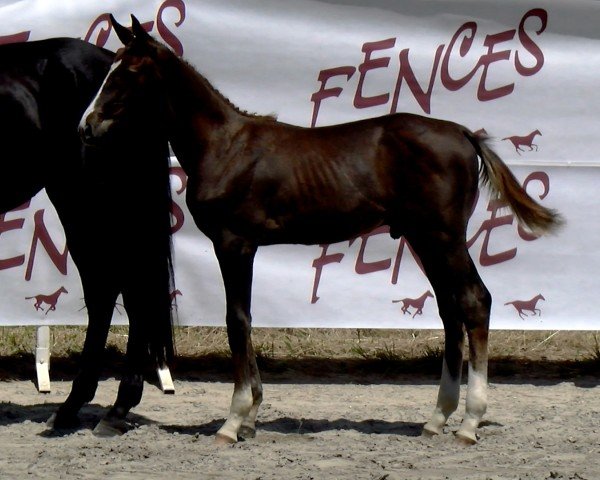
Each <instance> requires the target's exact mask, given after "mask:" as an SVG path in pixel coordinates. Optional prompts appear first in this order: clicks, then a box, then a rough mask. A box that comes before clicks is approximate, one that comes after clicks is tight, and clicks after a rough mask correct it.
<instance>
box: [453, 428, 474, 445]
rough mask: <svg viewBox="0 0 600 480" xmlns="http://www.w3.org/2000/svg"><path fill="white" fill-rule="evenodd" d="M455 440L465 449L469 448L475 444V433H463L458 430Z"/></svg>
mask: <svg viewBox="0 0 600 480" xmlns="http://www.w3.org/2000/svg"><path fill="white" fill-rule="evenodd" d="M455 438H456V441H457V442H458V443H459V444H461V445H465V446H467V447H470V446H471V445H475V444H476V443H477V436H476V435H475V432H465V431H461V430H459V431H458V432H456V436H455Z"/></svg>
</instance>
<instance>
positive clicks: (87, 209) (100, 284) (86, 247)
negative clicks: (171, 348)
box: [46, 159, 119, 428]
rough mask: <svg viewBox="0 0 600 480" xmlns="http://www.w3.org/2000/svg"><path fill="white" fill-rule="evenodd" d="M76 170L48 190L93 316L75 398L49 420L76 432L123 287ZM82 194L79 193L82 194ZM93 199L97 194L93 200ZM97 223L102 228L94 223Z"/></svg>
mask: <svg viewBox="0 0 600 480" xmlns="http://www.w3.org/2000/svg"><path fill="white" fill-rule="evenodd" d="M72 164H73V169H72V170H67V171H65V172H62V173H64V175H63V176H62V177H61V178H59V179H58V180H55V181H54V182H51V183H49V184H48V185H47V186H46V191H47V193H48V197H49V198H50V200H51V201H52V203H53V204H54V206H55V208H56V211H57V213H58V215H59V218H60V220H61V223H62V225H63V227H64V230H65V235H66V238H67V245H68V246H69V251H70V253H71V256H72V258H73V261H74V262H75V265H76V266H77V269H78V271H79V276H80V278H81V285H82V287H83V295H84V300H85V305H86V307H87V313H88V327H87V331H86V336H85V341H84V345H83V350H82V353H81V361H80V365H79V373H78V374H77V377H76V378H75V380H74V381H73V385H72V387H71V393H70V394H69V396H68V397H67V399H66V401H65V402H64V403H63V404H62V405H61V406H60V407H59V409H58V411H57V412H56V414H55V415H53V417H52V418H51V419H50V420H49V422H48V423H49V424H50V425H51V426H53V427H54V428H65V427H71V426H73V425H74V424H76V423H77V412H78V411H79V409H80V408H81V407H82V406H83V405H84V404H85V403H87V402H89V401H91V400H92V399H93V398H94V395H95V393H96V389H97V387H98V379H99V376H100V366H101V362H102V358H103V354H104V347H105V345H106V340H107V337H108V331H109V328H110V322H111V319H112V314H113V309H114V306H115V302H116V299H117V296H118V294H119V287H118V285H117V284H116V281H115V278H114V277H115V272H114V270H113V267H112V265H113V262H114V259H113V258H112V255H113V252H112V251H111V250H110V249H107V245H108V244H109V241H108V238H107V236H109V235H110V232H109V231H108V229H106V230H103V229H102V228H98V225H105V223H102V221H103V220H101V219H103V218H104V217H102V215H103V214H104V209H103V206H102V205H95V204H93V203H91V202H90V200H89V197H88V196H87V194H88V193H89V192H88V191H87V190H86V189H85V187H84V186H83V185H82V184H81V178H80V176H79V174H78V170H77V168H76V166H77V165H78V163H76V160H75V159H73V160H72ZM78 189H79V190H78ZM90 196H92V197H93V195H90ZM94 222H98V223H94Z"/></svg>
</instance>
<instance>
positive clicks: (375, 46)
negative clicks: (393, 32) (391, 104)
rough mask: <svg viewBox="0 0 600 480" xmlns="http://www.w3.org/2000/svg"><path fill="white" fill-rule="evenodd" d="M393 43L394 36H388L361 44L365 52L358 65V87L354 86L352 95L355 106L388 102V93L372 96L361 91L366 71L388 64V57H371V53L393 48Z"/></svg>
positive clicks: (384, 66) (370, 105) (372, 105)
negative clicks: (385, 38) (367, 95)
mask: <svg viewBox="0 0 600 480" xmlns="http://www.w3.org/2000/svg"><path fill="white" fill-rule="evenodd" d="M395 44H396V39H395V38H388V39H387V40H380V41H378V42H367V43H365V44H364V45H363V47H362V52H363V53H364V54H365V59H364V61H363V63H361V64H360V65H359V66H358V71H359V73H360V77H359V78H358V87H357V88H356V94H355V95H354V106H355V107H356V108H367V107H374V106H376V105H385V104H386V103H387V102H388V100H389V98H390V94H389V93H383V94H381V95H375V96H372V97H364V96H363V93H362V92H363V86H364V82H365V76H366V75H367V72H368V71H369V70H375V69H377V68H386V67H387V66H388V65H389V64H390V57H380V58H375V59H372V58H371V53H373V52H374V51H375V50H387V49H389V48H393V47H394V45H395Z"/></svg>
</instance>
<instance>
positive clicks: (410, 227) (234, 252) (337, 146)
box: [80, 17, 560, 443]
mask: <svg viewBox="0 0 600 480" xmlns="http://www.w3.org/2000/svg"><path fill="white" fill-rule="evenodd" d="M132 19H133V31H132V32H131V31H129V30H128V29H126V28H125V27H123V26H121V25H119V24H118V23H116V22H115V21H114V19H113V25H114V27H115V29H116V32H117V35H118V36H119V38H120V39H121V41H122V42H123V44H124V45H125V48H123V49H121V50H119V51H118V52H117V56H116V57H115V63H114V64H113V67H112V70H111V73H110V74H109V75H108V76H107V78H106V79H105V83H104V85H103V87H102V89H101V91H100V93H99V95H98V98H97V99H96V102H95V104H94V108H93V109H91V110H90V111H89V113H88V114H87V115H86V116H84V117H83V118H82V120H81V124H80V130H81V131H82V132H84V134H85V135H86V137H87V138H88V139H89V140H90V141H92V140H93V141H101V139H102V138H105V137H109V136H110V135H111V134H112V132H115V131H121V132H123V131H125V130H127V129H129V128H140V127H141V125H145V126H146V127H147V128H150V129H152V131H153V135H156V133H155V132H156V130H157V129H158V128H160V129H162V135H163V137H164V141H165V142H166V141H167V140H169V141H170V142H171V145H172V147H173V150H174V152H175V154H176V155H177V158H178V159H179V161H180V163H181V166H182V167H183V169H184V171H185V172H186V173H187V175H188V189H187V198H186V200H187V205H188V207H189V210H190V212H191V214H192V216H193V218H194V221H195V222H196V225H197V226H198V228H199V229H200V230H202V231H203V232H204V233H205V234H206V235H207V236H208V238H210V239H211V240H212V242H213V245H214V249H215V253H216V256H217V259H218V262H219V265H220V268H221V274H222V277H223V282H224V285H225V297H226V302H227V306H226V322H227V332H228V335H229V344H230V347H231V353H232V360H233V366H234V381H235V382H234V392H233V397H232V401H231V410H230V413H229V416H228V418H227V420H226V421H225V423H224V425H223V426H222V427H221V428H220V429H219V431H218V432H217V435H216V441H217V443H228V442H235V441H237V440H238V437H239V436H241V437H252V436H253V435H254V434H255V420H256V415H257V412H258V409H259V405H260V403H261V401H262V384H261V381H260V375H259V370H258V366H257V364H256V356H255V352H254V348H253V346H252V341H251V335H250V332H251V315H250V304H251V290H252V271H253V261H254V256H255V253H256V251H257V248H258V247H259V246H261V245H272V244H282V243H297V244H321V243H333V242H339V241H343V240H347V239H349V238H352V237H357V236H359V235H361V234H364V233H366V232H369V231H371V230H373V229H374V228H376V227H379V226H381V225H384V224H385V225H389V228H390V234H391V236H392V237H394V238H399V237H400V236H401V235H404V236H405V237H406V239H407V240H408V241H409V242H410V244H411V245H412V247H413V249H414V250H415V251H416V252H417V254H418V255H419V257H420V259H421V261H422V264H423V266H424V268H425V271H426V273H427V276H428V278H429V280H430V281H431V284H432V286H433V288H434V291H435V294H436V297H437V302H438V306H439V312H440V315H441V317H442V320H443V322H444V329H445V332H446V344H445V345H446V349H445V356H444V366H443V368H442V380H441V385H440V391H439V396H438V403H437V407H436V408H435V411H434V414H433V416H432V418H431V420H430V421H429V422H428V423H427V424H426V425H425V427H424V431H425V432H427V433H431V434H436V433H441V432H442V428H443V426H444V425H445V423H446V420H447V418H448V416H449V415H450V414H451V413H452V412H453V411H454V410H455V409H456V408H457V405H458V400H459V388H460V373H461V369H462V367H461V366H462V347H463V340H464V337H463V327H464V328H465V329H466V332H467V334H468V337H469V343H470V347H469V348H470V350H469V352H470V355H469V364H470V368H469V379H468V393H467V403H466V414H465V417H464V421H463V423H462V425H461V427H460V429H459V430H458V433H457V435H458V438H460V439H461V440H463V441H465V442H469V443H473V442H475V441H476V433H475V432H476V428H477V426H478V424H479V422H480V420H481V417H482V415H483V414H484V412H485V409H486V404H487V401H486V384H487V339H488V322H489V313H490V304H491V297H490V294H489V292H488V290H487V289H486V288H485V286H484V285H483V283H482V281H481V279H480V277H479V275H478V274H477V271H476V270H475V266H474V264H473V262H472V261H471V258H470V257H469V254H468V251H467V247H466V244H465V237H466V234H465V232H466V226H467V221H468V219H469V216H470V213H471V210H472V207H473V202H474V199H475V196H476V194H477V188H478V179H479V177H481V179H482V181H483V182H484V183H487V184H489V186H490V187H491V189H492V191H493V192H494V194H497V195H499V196H500V197H501V198H502V199H504V200H505V201H506V202H507V204H508V205H509V206H510V207H511V208H512V210H513V211H514V212H515V214H516V216H517V218H519V220H520V221H521V222H522V223H523V224H525V225H527V226H529V227H530V228H531V229H533V230H535V231H536V232H546V231H550V230H552V229H553V228H554V227H556V226H557V225H558V224H559V223H560V220H559V216H558V214H557V213H556V212H554V211H552V210H549V209H547V208H544V207H542V206H541V205H539V204H538V203H536V202H535V201H534V200H532V199H531V198H530V197H529V196H528V195H527V194H526V192H525V191H524V190H523V189H522V187H521V186H520V185H519V183H518V182H517V181H516V179H515V178H514V177H513V175H512V174H511V173H510V171H509V170H508V168H507V167H506V166H505V164H504V163H503V162H502V161H501V160H500V158H499V157H498V156H496V155H495V154H494V153H493V152H492V151H491V150H490V149H489V148H488V147H487V146H486V144H485V141H484V138H483V137H481V136H476V135H474V134H472V133H471V132H470V131H469V130H467V129H466V128H465V127H462V126H460V125H457V124H454V123H451V122H445V121H441V120H435V119H430V118H425V117H420V116H417V115H409V114H395V115H389V116H384V117H379V118H373V119H369V120H362V121H357V122H353V123H347V124H342V125H334V126H329V127H322V128H314V129H309V128H302V127H297V126H293V125H288V124H285V123H281V122H278V121H276V120H275V119H274V118H272V117H263V116H258V115H250V114H248V113H245V112H242V111H240V110H239V109H237V108H236V107H235V106H234V105H232V104H231V103H230V102H229V101H228V100H227V99H226V98H225V97H224V96H223V95H221V94H220V93H219V92H218V91H217V90H215V88H214V87H212V86H211V85H210V83H209V82H208V81H207V80H206V79H205V78H204V77H203V76H202V75H200V74H199V73H198V72H196V71H195V69H194V68H193V67H192V66H191V65H189V64H188V63H186V62H185V61H183V60H181V59H180V58H178V57H177V56H176V55H175V54H174V53H172V52H171V51H170V50H169V49H168V48H167V47H166V46H164V45H162V44H160V43H159V42H157V41H155V40H153V39H152V37H151V36H149V35H148V34H147V33H146V32H145V31H144V30H143V28H142V27H141V25H140V24H139V22H138V21H137V20H136V19H135V17H132ZM478 156H479V157H480V158H481V159H482V163H481V170H480V174H478V168H479V167H478ZM134 161H135V159H132V162H134ZM115 167H116V166H115ZM118 168H122V167H121V166H118ZM132 168H133V167H132ZM137 168H138V169H139V171H140V172H143V171H144V169H146V168H148V163H147V162H146V161H145V162H143V163H139V164H138V165H137Z"/></svg>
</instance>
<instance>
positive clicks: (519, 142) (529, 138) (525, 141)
mask: <svg viewBox="0 0 600 480" xmlns="http://www.w3.org/2000/svg"><path fill="white" fill-rule="evenodd" d="M541 134H542V132H540V131H539V130H534V131H533V132H531V133H530V134H529V135H525V136H524V137H517V136H513V137H506V138H503V139H502V140H509V141H510V142H511V143H512V144H513V146H514V147H515V150H516V152H517V153H518V154H519V155H521V153H520V152H524V151H525V150H523V149H522V148H521V146H524V147H529V151H530V152H531V151H532V150H533V149H534V147H535V149H536V150H537V149H538V146H537V145H536V144H535V143H533V139H534V138H535V136H536V135H541Z"/></svg>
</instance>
